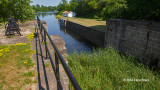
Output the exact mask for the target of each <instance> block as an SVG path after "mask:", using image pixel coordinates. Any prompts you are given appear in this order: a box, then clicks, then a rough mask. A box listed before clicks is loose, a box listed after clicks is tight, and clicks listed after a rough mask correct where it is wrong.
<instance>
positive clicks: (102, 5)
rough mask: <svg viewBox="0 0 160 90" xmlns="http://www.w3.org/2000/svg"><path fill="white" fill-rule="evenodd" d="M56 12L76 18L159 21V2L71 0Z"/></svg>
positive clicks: (61, 4) (145, 0)
mask: <svg viewBox="0 0 160 90" xmlns="http://www.w3.org/2000/svg"><path fill="white" fill-rule="evenodd" d="M57 9H58V11H60V12H61V11H64V10H66V11H74V12H75V13H76V16H78V17H87V18H102V19H104V20H106V19H107V18H123V19H136V20H154V21H159V20H160V0H71V1H70V3H69V4H67V3H64V2H61V3H60V4H59V5H58V6H57Z"/></svg>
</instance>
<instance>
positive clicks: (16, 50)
mask: <svg viewBox="0 0 160 90" xmlns="http://www.w3.org/2000/svg"><path fill="white" fill-rule="evenodd" d="M30 48H31V47H30V43H25V44H24V43H18V44H13V45H0V90H1V89H2V90H12V89H14V90H17V89H20V88H22V87H23V86H24V85H26V84H29V83H32V82H33V81H32V77H34V72H33V71H30V69H31V68H32V67H33V66H34V64H33V62H32V60H31V58H30V56H31V54H33V53H35V51H32V50H31V49H30Z"/></svg>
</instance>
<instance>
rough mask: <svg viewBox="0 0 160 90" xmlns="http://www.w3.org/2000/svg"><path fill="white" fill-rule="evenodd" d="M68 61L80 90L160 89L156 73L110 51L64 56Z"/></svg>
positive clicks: (134, 60) (129, 57)
mask: <svg viewBox="0 0 160 90" xmlns="http://www.w3.org/2000/svg"><path fill="white" fill-rule="evenodd" d="M67 60H68V64H69V67H70V69H71V71H72V73H73V75H74V77H75V78H76V80H77V81H78V83H79V84H80V87H81V88H82V90H92V89H93V90H123V89H125V90H146V89H148V90H157V89H159V87H160V84H159V82H160V77H159V73H158V72H153V71H152V70H150V69H149V68H148V67H147V66H144V65H143V64H141V63H139V62H137V59H136V58H134V57H132V56H124V55H120V54H119V53H118V52H117V51H116V50H115V49H113V48H108V49H107V48H106V49H103V48H102V49H98V50H97V51H95V52H93V53H80V54H78V53H73V54H71V55H69V56H67ZM124 79H140V80H142V79H147V80H149V81H125V80H124ZM71 88H72V87H71V86H70V89H71ZM71 90H72V89H71Z"/></svg>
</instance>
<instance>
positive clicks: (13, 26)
mask: <svg viewBox="0 0 160 90" xmlns="http://www.w3.org/2000/svg"><path fill="white" fill-rule="evenodd" d="M5 30H6V31H5V35H6V36H8V35H11V34H10V32H11V31H12V32H15V31H16V32H17V34H19V35H21V33H20V30H21V29H20V28H19V24H18V22H17V21H16V20H15V19H13V18H10V19H8V23H7V24H6V25H5Z"/></svg>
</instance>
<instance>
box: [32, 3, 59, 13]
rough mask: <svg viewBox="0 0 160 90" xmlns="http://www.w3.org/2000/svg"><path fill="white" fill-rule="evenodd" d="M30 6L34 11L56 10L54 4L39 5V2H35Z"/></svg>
mask: <svg viewBox="0 0 160 90" xmlns="http://www.w3.org/2000/svg"><path fill="white" fill-rule="evenodd" d="M32 7H33V9H34V10H35V11H36V12H49V11H56V10H57V7H56V6H43V5H41V6H40V5H39V4H36V5H33V6H32Z"/></svg>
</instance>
